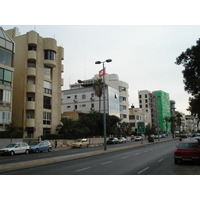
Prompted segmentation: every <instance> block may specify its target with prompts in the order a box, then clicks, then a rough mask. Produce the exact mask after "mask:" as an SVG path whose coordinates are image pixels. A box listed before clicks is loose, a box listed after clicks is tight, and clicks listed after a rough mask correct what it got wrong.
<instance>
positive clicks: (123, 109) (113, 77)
mask: <svg viewBox="0 0 200 200" xmlns="http://www.w3.org/2000/svg"><path fill="white" fill-rule="evenodd" d="M97 78H99V75H95V76H94V79H97ZM105 83H106V84H107V85H109V86H111V87H113V88H115V89H116V90H118V91H119V106H120V119H122V122H127V123H128V122H129V101H128V98H129V93H128V89H129V85H128V84H127V83H126V82H124V81H120V80H119V76H118V75H117V74H106V75H105Z"/></svg>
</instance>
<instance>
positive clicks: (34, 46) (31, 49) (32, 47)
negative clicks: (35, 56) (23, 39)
mask: <svg viewBox="0 0 200 200" xmlns="http://www.w3.org/2000/svg"><path fill="white" fill-rule="evenodd" d="M28 50H29V51H36V45H35V44H29V45H28Z"/></svg>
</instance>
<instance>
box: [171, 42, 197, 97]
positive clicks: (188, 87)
mask: <svg viewBox="0 0 200 200" xmlns="http://www.w3.org/2000/svg"><path fill="white" fill-rule="evenodd" d="M175 64H177V65H183V67H185V69H184V70H183V71H182V73H183V78H184V80H183V82H184V84H185V87H184V89H185V91H187V92H188V93H190V94H192V95H195V94H198V92H199V91H200V39H199V40H197V41H196V45H195V46H192V47H191V48H188V49H187V50H186V51H185V52H182V53H181V55H180V56H179V57H177V58H176V62H175Z"/></svg>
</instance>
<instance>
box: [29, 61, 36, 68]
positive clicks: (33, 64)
mask: <svg viewBox="0 0 200 200" xmlns="http://www.w3.org/2000/svg"><path fill="white" fill-rule="evenodd" d="M27 65H28V66H27V67H33V68H35V67H36V62H35V61H30V60H28V64H27Z"/></svg>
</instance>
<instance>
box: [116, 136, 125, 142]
mask: <svg viewBox="0 0 200 200" xmlns="http://www.w3.org/2000/svg"><path fill="white" fill-rule="evenodd" d="M118 140H119V143H126V138H125V137H118Z"/></svg>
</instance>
